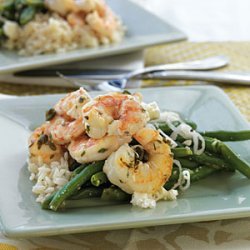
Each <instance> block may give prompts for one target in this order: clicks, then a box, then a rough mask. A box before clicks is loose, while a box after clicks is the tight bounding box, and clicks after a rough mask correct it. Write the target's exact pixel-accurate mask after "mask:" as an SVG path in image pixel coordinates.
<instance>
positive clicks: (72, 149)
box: [68, 135, 131, 163]
mask: <svg viewBox="0 0 250 250" xmlns="http://www.w3.org/2000/svg"><path fill="white" fill-rule="evenodd" d="M130 141H131V137H129V136H127V137H120V136H115V135H112V136H105V137H103V138H101V139H93V138H89V137H88V136H86V135H85V136H80V137H78V138H77V139H75V140H72V141H71V143H70V144H69V146H68V150H69V153H70V155H71V157H72V158H73V159H75V160H76V161H77V162H79V163H86V162H92V161H100V160H105V159H106V158H107V157H108V156H109V155H110V154H111V153H112V152H114V151H115V150H117V149H118V148H119V147H120V146H121V145H122V144H124V143H128V142H130Z"/></svg>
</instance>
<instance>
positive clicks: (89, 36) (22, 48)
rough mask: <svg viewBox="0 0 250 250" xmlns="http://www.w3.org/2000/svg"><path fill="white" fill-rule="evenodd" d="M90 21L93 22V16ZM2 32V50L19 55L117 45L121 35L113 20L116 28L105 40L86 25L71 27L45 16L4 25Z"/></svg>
mask: <svg viewBox="0 0 250 250" xmlns="http://www.w3.org/2000/svg"><path fill="white" fill-rule="evenodd" d="M91 18H92V20H91V21H93V22H94V21H95V20H93V19H95V16H94V15H92V16H91ZM4 32H5V34H6V35H7V37H8V39H7V40H6V42H5V43H4V44H3V47H5V48H7V49H9V50H18V53H19V54H20V55H36V54H47V53H60V52H65V51H69V50H74V49H77V48H84V47H89V48H91V47H97V46H99V45H107V44H111V43H118V42H120V41H121V40H122V38H123V36H124V27H123V26H122V24H121V22H120V20H119V19H118V18H117V28H116V29H115V30H114V31H113V32H112V34H110V35H109V37H107V36H105V35H100V34H97V33H96V32H95V31H94V30H93V29H91V27H90V26H89V25H87V24H86V25H84V26H79V25H75V26H73V27H72V26H71V25H70V24H69V23H68V22H67V21H66V19H64V18H63V17H61V16H59V15H58V14H56V13H47V14H37V15H36V16H35V18H34V19H33V20H32V21H31V22H29V23H28V24H26V25H25V26H23V27H21V26H19V25H18V24H17V23H15V22H10V21H8V22H6V24H5V25H4Z"/></svg>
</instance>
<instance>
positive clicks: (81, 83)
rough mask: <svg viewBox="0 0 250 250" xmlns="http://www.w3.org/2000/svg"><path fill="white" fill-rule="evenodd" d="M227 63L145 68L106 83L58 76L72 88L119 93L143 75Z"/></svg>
mask: <svg viewBox="0 0 250 250" xmlns="http://www.w3.org/2000/svg"><path fill="white" fill-rule="evenodd" d="M228 63H229V59H228V58H227V57H226V56H213V57H209V58H205V59H202V60H195V61H187V62H181V63H173V64H164V65H156V66H151V67H145V68H142V69H137V70H134V71H131V72H129V73H126V74H124V75H123V76H122V77H121V78H118V79H111V80H106V81H103V80H94V79H88V78H87V76H86V77H85V76H65V75H62V74H60V72H58V75H59V76H60V77H61V78H63V79H64V80H66V81H68V82H70V83H71V84H72V85H74V86H78V87H85V88H87V89H90V90H93V89H97V90H104V91H119V90H121V89H124V88H129V87H132V86H129V85H128V82H129V80H130V79H133V78H136V77H139V76H141V75H144V74H149V73H155V72H163V71H170V70H192V71H205V70H213V69H218V68H221V67H224V66H226V65H227V64H228ZM135 87H140V83H139V81H137V84H133V88H135Z"/></svg>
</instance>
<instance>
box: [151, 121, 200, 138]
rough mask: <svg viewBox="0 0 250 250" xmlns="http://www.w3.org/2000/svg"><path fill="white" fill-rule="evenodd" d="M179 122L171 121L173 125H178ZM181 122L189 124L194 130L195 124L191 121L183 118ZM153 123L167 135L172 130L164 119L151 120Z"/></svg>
mask: <svg viewBox="0 0 250 250" xmlns="http://www.w3.org/2000/svg"><path fill="white" fill-rule="evenodd" d="M181 123H182V122H181V121H174V122H172V124H173V126H175V127H178V126H179V125H180V124H181ZM183 123H185V124H187V125H189V126H190V127H191V128H192V129H194V130H195V129H196V128H197V125H196V124H195V123H194V122H192V121H189V120H184V121H183ZM153 124H154V125H155V126H156V127H157V128H159V129H161V130H162V131H163V132H164V133H166V134H167V135H170V134H171V133H172V132H173V130H172V129H171V128H170V127H169V125H168V124H167V123H166V122H165V121H161V120H159V121H156V122H153Z"/></svg>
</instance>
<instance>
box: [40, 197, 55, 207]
mask: <svg viewBox="0 0 250 250" xmlns="http://www.w3.org/2000/svg"><path fill="white" fill-rule="evenodd" d="M54 196H55V193H53V194H51V195H50V196H48V197H47V198H46V199H45V201H44V202H43V203H42V209H49V204H50V202H51V201H52V199H53V198H54Z"/></svg>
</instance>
